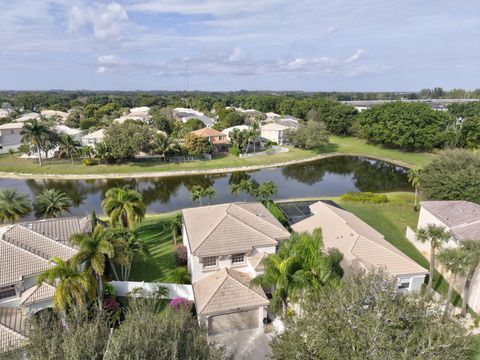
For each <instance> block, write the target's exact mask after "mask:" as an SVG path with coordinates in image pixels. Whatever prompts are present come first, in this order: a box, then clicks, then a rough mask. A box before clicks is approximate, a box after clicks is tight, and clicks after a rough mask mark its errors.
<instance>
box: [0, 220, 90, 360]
mask: <svg viewBox="0 0 480 360" xmlns="http://www.w3.org/2000/svg"><path fill="white" fill-rule="evenodd" d="M86 232H91V221H90V218H89V217H88V216H87V217H83V218H76V217H72V218H62V219H48V220H41V221H35V222H29V223H21V224H17V225H13V226H6V227H3V228H0V354H1V353H2V352H4V351H7V350H11V349H12V348H17V347H21V346H23V345H25V344H26V342H27V338H26V332H25V320H26V319H27V317H28V315H29V314H32V313H36V312H38V311H40V310H43V309H45V308H49V307H51V306H52V297H53V294H54V292H55V287H53V286H51V285H48V284H45V283H43V284H40V285H38V284H37V276H38V275H39V274H40V273H41V272H43V271H45V270H47V269H50V268H52V267H53V266H54V265H55V264H54V263H52V262H51V261H50V259H51V258H52V256H56V257H59V258H61V259H62V260H68V259H70V258H71V257H72V256H74V255H75V254H76V253H77V250H76V249H75V248H74V247H72V245H71V244H70V242H69V238H70V236H71V235H73V234H77V233H86Z"/></svg>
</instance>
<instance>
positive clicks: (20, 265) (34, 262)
mask: <svg viewBox="0 0 480 360" xmlns="http://www.w3.org/2000/svg"><path fill="white" fill-rule="evenodd" d="M51 266H52V265H51V264H49V261H48V260H46V259H44V258H42V257H40V256H38V255H35V254H33V253H31V252H29V251H27V250H24V249H22V248H19V247H17V246H15V245H13V244H11V243H9V242H7V241H4V240H2V239H0V286H2V285H9V284H13V283H16V282H18V281H20V280H21V279H22V277H24V276H29V275H35V274H38V273H40V272H42V271H44V270H47V269H49V268H50V267H51Z"/></svg>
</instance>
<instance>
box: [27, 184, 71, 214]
mask: <svg viewBox="0 0 480 360" xmlns="http://www.w3.org/2000/svg"><path fill="white" fill-rule="evenodd" d="M71 205H72V201H71V199H70V198H69V197H68V196H67V194H65V193H63V192H61V191H59V190H55V189H47V190H43V191H42V192H41V193H40V194H39V195H38V196H37V197H36V198H35V203H34V204H33V208H34V209H35V216H36V217H37V218H40V217H42V216H43V217H45V218H56V217H58V216H61V215H64V214H65V213H67V212H69V208H70V206H71Z"/></svg>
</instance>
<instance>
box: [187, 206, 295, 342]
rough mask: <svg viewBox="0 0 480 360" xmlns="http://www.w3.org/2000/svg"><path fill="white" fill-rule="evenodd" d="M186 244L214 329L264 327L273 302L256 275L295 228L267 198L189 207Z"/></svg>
mask: <svg viewBox="0 0 480 360" xmlns="http://www.w3.org/2000/svg"><path fill="white" fill-rule="evenodd" d="M182 234H183V244H184V245H185V246H186V248H187V252H188V270H189V272H190V274H191V276H192V284H193V293H194V297H195V304H196V308H197V314H198V316H199V320H200V322H202V323H205V324H206V326H207V328H208V333H209V334H210V335H214V334H218V333H223V332H234V331H239V330H246V329H251V328H257V327H261V326H262V325H263V320H264V318H265V317H266V310H267V306H268V304H269V302H268V300H267V297H266V295H265V293H264V291H263V290H262V288H261V287H258V286H252V285H251V284H250V280H251V279H252V278H253V277H255V276H257V275H259V274H261V273H263V265H262V260H263V259H264V258H265V257H266V256H268V254H273V253H275V252H276V248H277V246H278V244H279V243H280V242H281V241H282V240H285V239H287V238H288V237H289V236H290V234H289V232H288V231H287V230H286V229H285V228H284V227H283V226H282V224H280V223H279V222H278V220H277V219H275V217H274V216H273V215H272V214H271V213H270V212H269V211H268V210H267V209H266V208H265V207H264V206H263V205H262V204H261V203H231V204H220V205H212V206H204V207H198V208H191V209H184V210H183V228H182Z"/></svg>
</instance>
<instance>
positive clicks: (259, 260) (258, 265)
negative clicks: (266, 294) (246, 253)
mask: <svg viewBox="0 0 480 360" xmlns="http://www.w3.org/2000/svg"><path fill="white" fill-rule="evenodd" d="M267 256H268V254H267V253H265V252H263V251H262V252H259V253H258V254H255V255H253V256H251V257H249V258H248V262H249V263H250V265H251V266H252V268H253V269H254V270H263V259H265V258H266V257H267Z"/></svg>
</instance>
